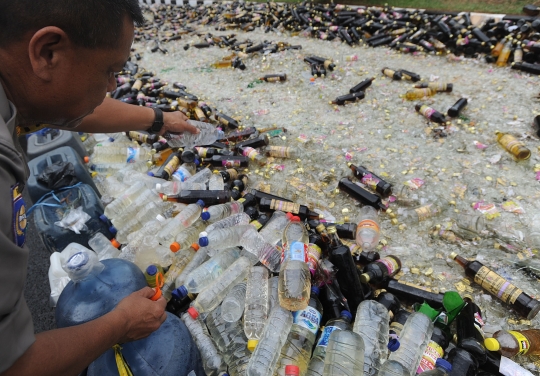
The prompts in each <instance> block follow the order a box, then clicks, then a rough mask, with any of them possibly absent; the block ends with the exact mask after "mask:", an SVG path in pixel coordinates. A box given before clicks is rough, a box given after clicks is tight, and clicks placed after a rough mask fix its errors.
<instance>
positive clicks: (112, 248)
mask: <svg viewBox="0 0 540 376" xmlns="http://www.w3.org/2000/svg"><path fill="white" fill-rule="evenodd" d="M88 245H89V246H90V248H92V249H93V250H94V252H96V253H97V255H98V259H99V261H101V260H106V259H110V258H117V257H118V256H120V251H119V250H118V247H120V243H118V242H117V241H116V239H112V240H109V239H107V237H106V236H105V235H103V234H102V233H101V232H97V233H96V234H95V235H94V236H92V237H91V238H90V239H88Z"/></svg>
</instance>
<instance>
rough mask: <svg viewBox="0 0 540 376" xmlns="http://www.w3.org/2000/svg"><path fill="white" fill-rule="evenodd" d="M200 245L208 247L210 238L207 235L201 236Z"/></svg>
mask: <svg viewBox="0 0 540 376" xmlns="http://www.w3.org/2000/svg"><path fill="white" fill-rule="evenodd" d="M199 245H200V246H201V247H208V238H207V237H206V236H202V237H200V238H199Z"/></svg>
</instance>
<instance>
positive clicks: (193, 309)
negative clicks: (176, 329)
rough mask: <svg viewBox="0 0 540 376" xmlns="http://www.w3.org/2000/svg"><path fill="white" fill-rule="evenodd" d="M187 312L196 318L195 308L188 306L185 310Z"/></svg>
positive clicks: (197, 315)
mask: <svg viewBox="0 0 540 376" xmlns="http://www.w3.org/2000/svg"><path fill="white" fill-rule="evenodd" d="M187 313H189V315H190V316H191V317H192V318H193V319H196V318H197V317H199V312H197V310H196V309H195V308H193V307H189V308H188V310H187Z"/></svg>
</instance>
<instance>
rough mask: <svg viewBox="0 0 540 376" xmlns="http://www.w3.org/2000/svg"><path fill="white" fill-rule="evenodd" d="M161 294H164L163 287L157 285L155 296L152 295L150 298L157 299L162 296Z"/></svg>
mask: <svg viewBox="0 0 540 376" xmlns="http://www.w3.org/2000/svg"><path fill="white" fill-rule="evenodd" d="M161 295H162V293H161V289H160V288H158V287H156V293H155V294H154V296H152V297H151V298H150V300H153V301H156V300H158V299H159V298H161Z"/></svg>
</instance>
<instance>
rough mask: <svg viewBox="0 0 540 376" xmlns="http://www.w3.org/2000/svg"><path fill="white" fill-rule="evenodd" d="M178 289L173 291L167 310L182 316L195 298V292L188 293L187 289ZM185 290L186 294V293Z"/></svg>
mask: <svg viewBox="0 0 540 376" xmlns="http://www.w3.org/2000/svg"><path fill="white" fill-rule="evenodd" d="M179 290H180V289H176V290H174V291H173V292H172V296H171V300H169V302H168V303H167V307H166V310H167V311H168V312H171V313H173V314H175V315H176V316H178V317H180V315H181V314H182V313H184V312H186V311H187V310H188V308H189V305H190V304H191V302H192V301H193V300H194V299H195V296H194V295H193V294H190V293H187V291H179ZM184 292H185V293H186V294H184Z"/></svg>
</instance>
